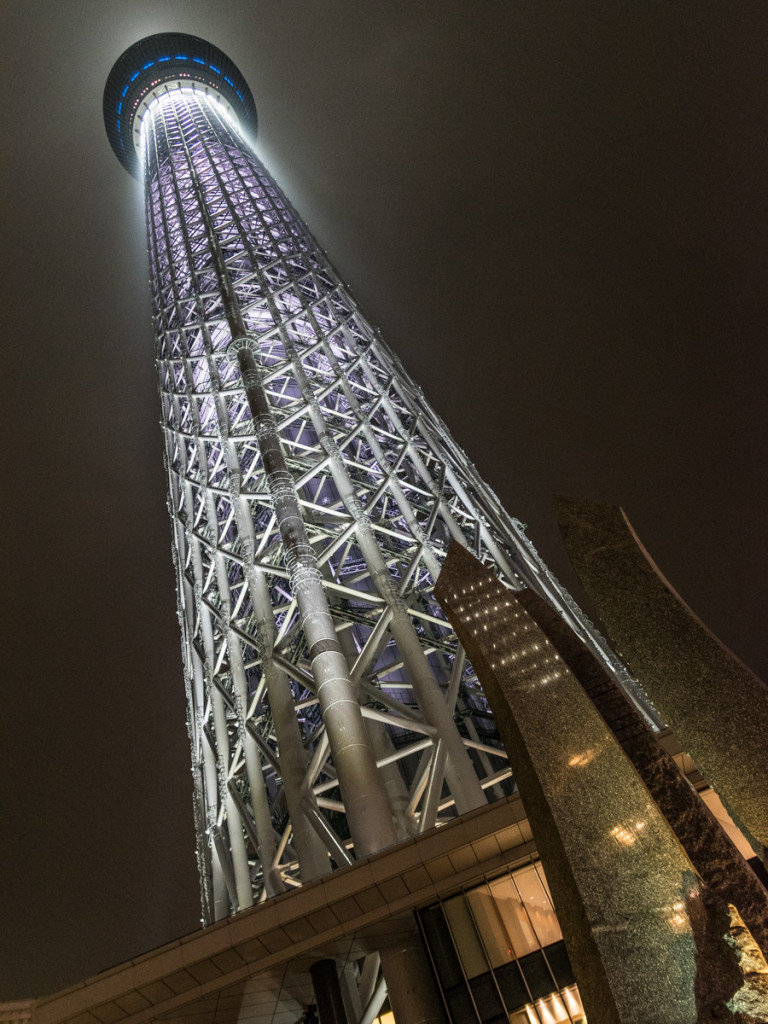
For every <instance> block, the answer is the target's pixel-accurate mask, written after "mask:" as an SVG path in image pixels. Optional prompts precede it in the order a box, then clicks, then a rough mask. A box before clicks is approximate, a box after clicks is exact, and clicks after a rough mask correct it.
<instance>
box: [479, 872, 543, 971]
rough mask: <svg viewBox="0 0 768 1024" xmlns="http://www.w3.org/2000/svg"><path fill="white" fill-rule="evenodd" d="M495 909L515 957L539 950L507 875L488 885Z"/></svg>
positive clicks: (512, 883)
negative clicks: (502, 923)
mask: <svg viewBox="0 0 768 1024" xmlns="http://www.w3.org/2000/svg"><path fill="white" fill-rule="evenodd" d="M490 888H491V892H492V894H493V898H494V899H495V900H496V908H497V910H498V912H499V915H500V917H501V920H502V921H503V922H504V928H505V930H506V932H507V935H508V936H509V945H510V947H511V948H512V951H513V953H514V955H515V956H525V954H526V953H531V952H532V951H533V950H534V949H538V948H539V943H538V941H537V939H536V935H535V933H534V931H533V928H532V927H531V922H530V920H529V919H528V915H527V914H526V912H525V908H524V907H523V905H522V903H521V902H520V895H519V893H518V891H517V889H516V888H515V883H514V882H513V881H512V879H511V878H510V876H509V875H505V876H504V877H503V878H497V879H496V880H495V881H494V882H491V884H490Z"/></svg>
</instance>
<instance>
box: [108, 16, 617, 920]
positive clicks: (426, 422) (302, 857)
mask: <svg viewBox="0 0 768 1024" xmlns="http://www.w3.org/2000/svg"><path fill="white" fill-rule="evenodd" d="M222 79H223V80H224V81H222ZM105 117H106V120H107V128H108V133H109V134H110V139H111V141H112V144H113V147H114V148H115V152H116V153H117V155H118V157H119V158H120V159H121V160H122V162H123V163H124V164H125V165H126V166H127V167H128V168H129V169H131V170H134V171H135V168H136V162H137V157H136V149H135V146H134V144H137V147H138V152H139V154H140V158H141V159H142V160H143V176H144V183H145V196H146V217H147V227H148V237H149V250H150V260H151V282H152V291H153V299H154V312H155V329H156V338H157V367H158V373H159V384H160V396H161V404H162V425H163V434H164V439H165V459H166V466H167V472H168V493H169V502H168V507H169V513H170V516H171V521H172V524H173V557H174V562H175V566H176V573H177V585H178V607H179V621H180V625H181V633H182V655H183V661H184V671H185V679H186V687H187V701H188V727H189V734H190V740H191V745H192V763H193V776H194V782H195V795H194V801H195V815H196V825H197V836H198V859H199V867H200V874H201V879H202V900H203V916H204V919H205V920H206V921H212V920H215V919H218V918H220V917H222V916H224V915H226V914H227V913H230V912H234V911H236V910H238V909H242V908H244V907H247V906H249V905H251V904H252V903H253V902H255V901H258V900H260V899H263V898H265V897H266V896H269V895H271V894H273V893H276V892H279V891H283V890H284V889H286V888H288V887H291V886H295V885H298V884H300V883H301V881H304V880H307V879H309V878H312V877H315V876H317V875H319V874H322V873H323V872H325V871H328V870H330V868H331V866H332V865H333V864H336V865H340V864H344V863H349V862H350V861H351V859H352V858H353V857H360V856H365V855H366V854H369V853H371V852H373V851H376V850H379V849H381V848H383V847H385V846H387V845H390V844H391V843H394V842H397V841H398V840H400V839H403V838H405V837H407V836H408V835H410V834H413V833H414V832H417V831H423V830H424V829H427V828H430V827H432V826H433V825H435V824H439V823H440V822H441V821H443V820H446V819H447V818H448V817H451V816H453V815H455V814H457V813H458V814H461V813H463V812H465V811H467V810H469V809H471V808H473V807H476V806H478V805H480V804H481V803H483V802H484V801H486V800H487V799H489V798H493V797H494V796H498V795H500V794H502V793H504V792H510V791H511V787H512V785H513V782H512V780H511V779H510V773H509V769H508V764H507V758H506V754H505V751H504V749H503V747H502V746H501V744H500V742H499V740H498V737H497V735H496V732H495V729H494V726H493V721H492V719H491V717H490V715H489V713H488V709H487V705H486V702H485V699H484V697H483V694H482V691H481V690H480V688H479V685H478V683H477V680H476V677H475V675H474V673H473V670H472V667H471V665H470V664H469V663H468V661H467V660H466V658H465V657H464V654H463V651H462V649H461V647H460V645H459V644H458V642H457V640H456V637H455V634H454V633H453V631H452V629H451V627H450V626H449V624H448V623H447V621H446V620H445V617H444V615H443V613H442V611H441V609H440V606H439V605H438V604H437V602H436V601H435V599H434V597H433V594H432V591H433V584H434V581H435V578H436V576H437V574H438V573H439V570H440V565H441V562H442V560H443V558H444V555H445V552H446V550H447V546H448V544H449V543H450V541H451V540H455V541H458V542H459V543H461V544H464V545H466V546H468V547H469V548H471V549H472V550H473V551H474V552H475V554H477V556H478V557H479V558H481V559H483V560H484V561H485V562H486V563H488V564H493V565H494V566H495V567H496V570H497V572H498V573H499V575H500V576H501V578H502V579H503V580H504V581H505V582H506V583H507V584H508V585H509V586H510V587H513V588H519V587H521V586H523V585H525V586H532V587H534V588H535V589H536V590H538V591H539V593H541V594H542V595H543V596H545V597H546V598H547V599H548V600H550V601H551V602H552V603H553V604H554V605H555V607H557V608H558V609H559V610H560V612H561V614H562V615H563V616H564V617H565V618H566V619H567V620H568V621H569V622H570V623H571V624H572V626H573V628H574V629H576V630H577V631H578V632H579V633H580V634H581V635H582V636H583V637H584V638H585V639H586V641H587V642H588V643H589V644H590V645H591V646H592V648H593V649H594V650H596V651H598V652H599V653H601V655H602V657H603V658H604V660H605V661H606V662H607V663H608V664H609V666H610V667H611V668H612V670H613V671H614V674H616V675H617V676H618V677H619V678H620V681H621V682H622V683H623V684H624V685H625V686H628V687H629V688H630V689H631V688H632V682H631V680H629V679H628V677H627V676H626V673H625V672H624V670H623V669H622V668H621V666H619V665H618V663H617V662H616V661H615V659H614V658H613V657H612V655H611V654H610V652H609V651H607V650H606V649H605V647H604V644H603V643H602V641H601V640H600V638H599V637H598V636H597V635H596V634H595V633H594V632H593V631H592V630H591V629H590V626H589V624H588V623H586V622H585V620H584V619H583V618H582V616H581V615H580V613H579V611H578V609H577V608H576V607H575V606H574V604H573V602H572V601H571V600H570V598H569V597H568V595H567V594H565V593H564V592H563V591H562V589H561V588H560V587H559V586H558V584H557V581H556V580H554V578H553V577H552V576H551V575H550V574H549V573H548V572H547V570H546V569H545V567H544V566H543V564H542V563H541V562H540V560H539V558H538V556H537V555H536V552H535V551H534V549H533V548H532V546H531V545H530V543H529V542H528V540H527V538H526V537H525V534H524V532H523V527H522V526H521V524H520V523H518V522H517V521H516V520H513V519H510V518H509V517H508V516H507V514H506V513H505V512H504V510H503V509H502V508H501V506H500V504H499V502H498V500H497V498H496V497H495V495H494V494H493V492H492V491H491V490H490V489H489V488H488V487H487V486H486V485H485V484H483V482H482V481H481V480H480V479H479V477H478V475H477V473H476V471H475V469H474V467H473V466H472V464H471V463H470V462H469V461H468V460H467V458H466V456H465V455H464V453H463V452H462V451H461V450H460V449H459V447H458V446H457V445H456V444H455V442H454V441H453V440H452V439H451V437H450V434H449V433H448V431H447V429H446V427H445V425H444V424H443V422H442V421H441V420H440V418H439V417H438V416H437V415H436V414H435V412H434V411H433V410H432V409H431V408H430V407H429V405H428V404H427V403H426V402H425V400H424V397H423V395H422V393H421V391H420V389H419V388H418V387H416V386H415V385H414V383H413V382H412V381H411V379H410V378H409V376H408V374H407V373H406V371H405V370H404V369H403V367H402V366H401V364H400V362H399V361H398V359H397V358H396V357H395V356H394V355H393V353H392V352H391V351H390V350H389V349H388V348H387V346H386V345H385V343H384V342H383V340H382V339H381V337H380V336H379V334H378V332H377V331H376V330H374V329H373V328H372V327H371V326H370V325H369V324H368V322H367V321H366V320H365V318H364V316H363V315H362V313H361V312H360V310H359V308H358V307H357V305H356V303H355V301H354V300H353V298H352V297H351V295H350V294H349V291H348V289H347V288H346V287H345V285H344V284H343V283H342V281H341V280H340V279H339V276H338V274H337V273H336V271H335V270H334V269H333V267H332V266H331V264H330V263H329V262H328V260H327V258H326V256H325V255H324V253H323V251H322V250H321V248H320V246H319V245H318V244H317V242H316V241H315V239H314V238H313V237H312V235H311V234H310V233H309V231H308V230H307V228H306V226H305V225H304V224H303V223H302V221H301V219H300V217H299V216H298V215H297V213H296V211H295V210H294V209H293V208H292V207H291V205H290V203H289V202H288V200H287V199H286V198H285V196H284V195H283V193H282V192H281V191H280V189H279V188H278V186H277V185H276V184H275V182H274V180H273V179H272V178H271V177H270V175H269V174H268V173H267V171H266V170H265V169H264V167H263V166H262V164H261V163H260V162H259V160H258V159H257V157H256V156H255V155H254V153H253V150H252V148H251V144H250V142H249V139H248V137H247V135H246V131H247V130H248V129H249V128H250V129H252V128H253V127H254V125H255V108H253V103H252V100H251V97H250V93H249V92H248V90H247V86H246V85H245V83H244V80H243V79H242V76H240V74H239V72H238V71H237V69H236V68H235V67H234V65H232V64H231V62H229V61H228V60H227V58H226V57H225V56H224V55H223V54H221V53H220V52H219V51H217V50H215V48H213V47H211V46H210V45H209V44H206V43H203V42H202V41H200V40H193V39H191V38H190V37H186V36H178V35H164V36H156V37H151V38H150V39H148V40H143V41H142V42H141V43H139V44H136V46H134V47H132V48H131V49H130V50H129V51H127V53H126V54H124V55H123V57H122V58H121V59H120V61H118V63H117V64H116V65H115V69H114V70H113V72H112V75H111V76H110V81H109V83H108V86H107V91H106V93H105Z"/></svg>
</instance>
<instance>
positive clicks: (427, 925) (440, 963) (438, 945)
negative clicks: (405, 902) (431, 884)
mask: <svg viewBox="0 0 768 1024" xmlns="http://www.w3.org/2000/svg"><path fill="white" fill-rule="evenodd" d="M420 916H421V924H422V927H423V928H424V934H425V935H426V937H427V945H428V946H429V949H430V952H431V953H432V960H433V961H434V964H435V967H436V968H437V974H438V977H439V978H440V984H441V986H442V987H443V988H451V987H452V986H453V985H460V984H463V982H464V978H463V976H462V973H461V966H460V964H459V958H458V957H457V956H456V949H455V947H454V945H453V940H452V939H451V933H450V932H449V931H448V925H447V924H446V923H445V918H444V917H443V910H442V907H441V906H440V904H438V905H437V906H436V907H428V908H427V909H426V910H422V912H421V915H420Z"/></svg>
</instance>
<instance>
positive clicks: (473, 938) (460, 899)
mask: <svg viewBox="0 0 768 1024" xmlns="http://www.w3.org/2000/svg"><path fill="white" fill-rule="evenodd" d="M443 909H444V910H445V916H446V917H447V918H448V924H449V925H450V928H451V934H452V935H453V941H454V943H455V944H456V948H457V950H458V952H459V956H460V957H461V962H462V965H463V966H464V973H465V974H466V975H467V977H468V978H476V977H477V976H478V974H485V972H486V971H487V970H488V962H487V961H486V959H485V955H484V953H483V947H482V946H481V945H480V939H479V938H478V937H477V932H476V930H475V926H474V924H473V923H472V917H471V915H470V913H469V907H468V906H467V901H466V900H465V899H464V896H454V897H453V899H450V900H446V901H445V903H444V904H443Z"/></svg>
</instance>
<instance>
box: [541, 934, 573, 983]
mask: <svg viewBox="0 0 768 1024" xmlns="http://www.w3.org/2000/svg"><path fill="white" fill-rule="evenodd" d="M544 956H545V957H546V958H547V963H548V964H549V969H550V970H551V971H552V973H553V974H554V976H555V981H557V984H558V987H559V988H567V987H568V985H573V984H575V982H576V978H575V977H574V975H573V968H572V967H571V961H570V959H569V957H568V953H567V951H566V948H565V943H564V942H556V943H555V944H554V945H552V946H547V948H546V949H545V950H544Z"/></svg>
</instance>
